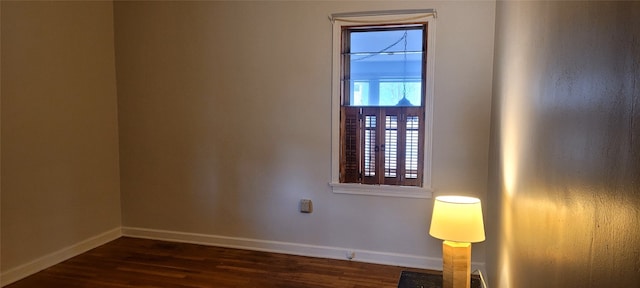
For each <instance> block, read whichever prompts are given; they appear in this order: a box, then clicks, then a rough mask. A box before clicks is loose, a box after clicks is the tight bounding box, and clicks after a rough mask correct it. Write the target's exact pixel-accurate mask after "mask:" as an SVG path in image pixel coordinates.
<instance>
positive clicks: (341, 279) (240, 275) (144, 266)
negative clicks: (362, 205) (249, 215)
mask: <svg viewBox="0 0 640 288" xmlns="http://www.w3.org/2000/svg"><path fill="white" fill-rule="evenodd" d="M402 270H411V271H419V272H425V273H438V272H433V271H428V270H421V269H411V268H403V267H396V266H385V265H377V264H366V263H360V262H352V261H342V260H330V259H322V258H312V257H302V256H292V255H284V254H275V253H265V252H256V251H248V250H239V249H227V248H219V247H211V246H202V245H193V244H184V243H173V242H163V241H155V240H145V239H136V238H127V237H122V238H120V239H117V240H115V241H112V242H110V243H107V244H106V245H103V246H100V247H98V248H96V249H93V250H91V251H89V252H87V253H84V254H82V255H79V256H77V257H74V258H71V259H69V260H67V261H65V262H63V263H60V264H58V265H55V266H53V267H51V268H49V269H46V270H44V271H41V272H39V273H37V274H34V275H32V276H29V277H27V278H25V279H23V280H20V281H18V282H15V283H13V284H11V285H9V286H7V287H10V288H22V287H283V288H286V287H305V288H307V287H331V288H335V287H352V288H356V287H357V288H364V287H372V288H373V287H375V288H381V287H394V288H395V287H397V285H398V280H399V278H400V273H401V271H402Z"/></svg>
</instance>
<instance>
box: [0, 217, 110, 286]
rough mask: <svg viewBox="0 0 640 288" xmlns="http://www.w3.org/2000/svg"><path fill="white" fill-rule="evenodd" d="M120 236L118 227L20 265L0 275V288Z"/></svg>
mask: <svg viewBox="0 0 640 288" xmlns="http://www.w3.org/2000/svg"><path fill="white" fill-rule="evenodd" d="M121 236H122V229H121V228H120V227H118V228H115V229H112V230H109V231H106V232H104V233H101V234H98V235H96V236H93V237H91V238H88V239H86V240H83V241H81V242H79V243H77V244H73V245H71V246H68V247H65V248H62V249H60V250H58V251H55V252H53V253H50V254H47V255H45V256H42V257H40V258H38V259H36V260H33V261H31V262H29V263H26V264H23V265H20V266H18V267H15V268H11V269H9V270H7V271H5V272H2V274H1V275H0V281H1V282H0V286H2V287H4V286H6V285H9V284H11V283H13V282H16V281H18V280H20V279H22V278H25V277H27V276H29V275H32V274H35V273H37V272H39V271H42V270H44V269H46V268H49V267H51V266H53V265H55V264H58V263H60V262H62V261H65V260H67V259H69V258H72V257H74V256H77V255H80V254H82V253H84V252H87V251H89V250H91V249H93V248H96V247H98V246H101V245H103V244H106V243H108V242H110V241H113V240H115V239H118V238H120V237H121Z"/></svg>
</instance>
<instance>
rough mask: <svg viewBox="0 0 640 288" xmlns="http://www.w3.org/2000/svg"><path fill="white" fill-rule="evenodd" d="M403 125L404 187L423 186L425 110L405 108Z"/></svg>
mask: <svg viewBox="0 0 640 288" xmlns="http://www.w3.org/2000/svg"><path fill="white" fill-rule="evenodd" d="M404 109H405V111H404V113H403V114H404V116H403V123H402V130H403V137H402V138H403V143H402V145H403V147H404V149H401V150H402V151H403V154H402V157H401V158H402V159H401V161H402V167H403V171H402V185H404V186H422V180H423V179H422V174H423V173H422V170H423V167H424V165H423V164H424V163H423V162H424V131H425V129H424V128H425V127H424V125H425V121H424V108H421V107H416V108H404Z"/></svg>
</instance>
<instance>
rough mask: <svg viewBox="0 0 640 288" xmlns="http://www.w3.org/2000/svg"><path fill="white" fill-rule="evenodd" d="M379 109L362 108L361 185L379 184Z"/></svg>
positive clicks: (380, 132) (380, 133) (380, 163)
mask: <svg viewBox="0 0 640 288" xmlns="http://www.w3.org/2000/svg"><path fill="white" fill-rule="evenodd" d="M380 118H381V117H380V109H379V108H362V129H361V134H360V137H362V138H361V139H362V140H361V141H360V143H361V144H360V147H361V148H360V149H361V153H362V154H361V162H360V167H362V183H363V184H380V179H381V178H380V177H381V173H380V171H381V165H382V162H381V161H380V155H381V153H382V151H381V150H380V143H381V142H380V137H381V135H382V131H381V130H380V129H381V125H380Z"/></svg>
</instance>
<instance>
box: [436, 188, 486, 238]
mask: <svg viewBox="0 0 640 288" xmlns="http://www.w3.org/2000/svg"><path fill="white" fill-rule="evenodd" d="M429 235H431V236H433V237H435V238H438V239H442V240H447V241H454V242H465V243H475V242H482V241H484V239H485V238H484V222H483V220H482V205H481V204H480V199H478V198H473V197H465V196H438V197H436V200H435V203H434V204H433V216H432V217H431V228H430V229H429Z"/></svg>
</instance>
